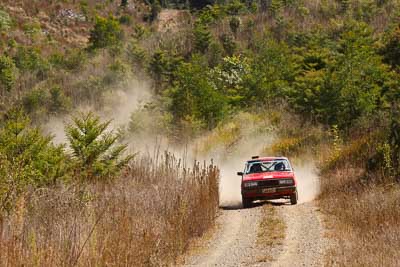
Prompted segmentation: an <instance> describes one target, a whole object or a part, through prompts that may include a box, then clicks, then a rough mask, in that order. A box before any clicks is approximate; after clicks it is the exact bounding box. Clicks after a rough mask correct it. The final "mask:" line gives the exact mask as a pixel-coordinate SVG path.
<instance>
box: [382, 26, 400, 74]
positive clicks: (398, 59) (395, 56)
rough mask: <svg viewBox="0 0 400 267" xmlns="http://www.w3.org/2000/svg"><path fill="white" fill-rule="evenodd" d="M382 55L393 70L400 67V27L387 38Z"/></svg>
mask: <svg viewBox="0 0 400 267" xmlns="http://www.w3.org/2000/svg"><path fill="white" fill-rule="evenodd" d="M380 53H381V54H382V55H383V57H384V61H385V62H386V63H388V64H390V65H391V66H392V67H393V68H396V67H400V25H398V26H397V27H396V28H395V29H394V30H393V31H391V32H390V33H389V34H388V35H387V36H385V38H384V45H383V47H382V48H381V49H380Z"/></svg>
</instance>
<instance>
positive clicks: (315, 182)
mask: <svg viewBox="0 0 400 267" xmlns="http://www.w3.org/2000/svg"><path fill="white" fill-rule="evenodd" d="M293 168H294V173H295V175H296V179H297V191H298V194H299V203H304V202H309V201H312V200H314V199H315V198H316V197H317V196H318V194H319V176H318V172H317V167H316V165H315V163H314V162H313V161H309V162H307V163H300V164H294V167H293Z"/></svg>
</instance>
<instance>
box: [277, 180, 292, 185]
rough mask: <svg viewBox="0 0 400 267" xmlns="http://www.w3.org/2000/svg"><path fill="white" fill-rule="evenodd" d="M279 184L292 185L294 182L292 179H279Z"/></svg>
mask: <svg viewBox="0 0 400 267" xmlns="http://www.w3.org/2000/svg"><path fill="white" fill-rule="evenodd" d="M279 184H282V185H292V184H294V180H293V179H280V180H279Z"/></svg>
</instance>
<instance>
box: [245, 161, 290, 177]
mask: <svg viewBox="0 0 400 267" xmlns="http://www.w3.org/2000/svg"><path fill="white" fill-rule="evenodd" d="M291 170H292V169H291V167H290V164H289V161H288V160H286V159H276V160H268V161H252V162H248V163H247V164H246V169H245V173H246V174H250V173H259V172H276V171H291Z"/></svg>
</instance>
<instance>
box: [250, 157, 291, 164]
mask: <svg viewBox="0 0 400 267" xmlns="http://www.w3.org/2000/svg"><path fill="white" fill-rule="evenodd" d="M271 160H288V158H287V157H258V158H254V159H251V160H248V161H247V162H248V163H251V162H258V161H271Z"/></svg>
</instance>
